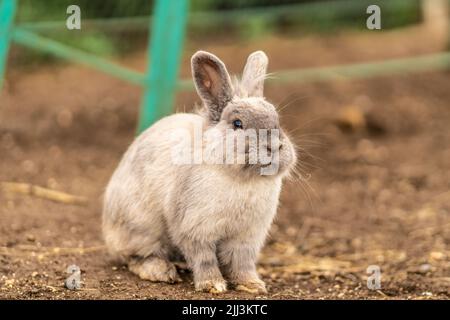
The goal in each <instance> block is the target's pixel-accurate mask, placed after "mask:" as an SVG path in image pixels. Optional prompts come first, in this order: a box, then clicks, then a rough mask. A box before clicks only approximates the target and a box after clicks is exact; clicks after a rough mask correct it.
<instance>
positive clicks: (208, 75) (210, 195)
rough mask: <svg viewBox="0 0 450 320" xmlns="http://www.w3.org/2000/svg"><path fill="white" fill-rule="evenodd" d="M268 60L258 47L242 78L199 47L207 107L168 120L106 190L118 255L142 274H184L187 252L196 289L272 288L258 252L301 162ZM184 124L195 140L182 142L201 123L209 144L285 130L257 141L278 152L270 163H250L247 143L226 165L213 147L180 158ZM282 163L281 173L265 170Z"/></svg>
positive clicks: (112, 245) (198, 80)
mask: <svg viewBox="0 0 450 320" xmlns="http://www.w3.org/2000/svg"><path fill="white" fill-rule="evenodd" d="M267 65H268V58H267V56H266V54H265V53H264V52H262V51H257V52H254V53H252V54H251V55H250V56H249V57H248V60H247V63H246V65H245V68H244V71H243V74H242V78H241V79H240V80H238V79H237V78H235V79H234V81H232V80H231V78H230V76H229V74H228V71H227V69H226V67H225V65H224V63H223V62H222V61H221V60H220V59H219V58H217V57H216V56H215V55H213V54H211V53H208V52H205V51H198V52H196V53H195V54H194V55H193V56H192V59H191V67H192V76H193V79H194V83H195V86H196V89H197V93H198V94H199V96H200V97H201V99H202V102H203V106H202V109H201V110H200V112H196V113H177V114H174V115H171V116H167V117H165V118H163V119H161V120H159V121H158V122H156V123H155V124H153V125H152V126H151V127H150V128H148V129H147V130H146V131H144V132H143V133H142V134H141V135H140V136H138V137H137V138H136V139H135V141H134V142H133V143H132V144H131V146H130V147H129V149H128V150H127V151H126V153H125V155H124V156H123V158H122V160H121V162H120V164H119V165H118V167H117V169H116V170H115V172H114V174H113V176H112V178H111V180H110V182H109V184H108V186H107V189H106V192H105V197H104V207H103V235H104V239H105V242H106V245H107V248H108V251H109V252H110V254H111V255H112V256H113V257H114V258H117V259H119V260H120V261H122V262H123V263H126V264H127V265H128V268H129V270H130V271H131V272H133V273H135V274H136V275H138V276H139V277H140V278H142V279H146V280H150V281H161V282H167V283H175V282H179V281H181V278H180V277H179V274H178V273H177V269H176V267H175V265H174V264H173V262H172V256H173V254H174V253H175V252H179V253H181V254H182V256H183V257H184V258H185V259H186V262H187V265H188V267H189V268H190V269H191V270H192V272H193V277H194V284H195V289H196V290H200V291H206V292H211V293H220V292H224V291H226V290H227V282H228V283H229V284H230V285H232V286H233V287H234V288H235V289H236V290H242V291H247V292H252V293H265V292H267V291H266V286H265V283H264V282H263V281H262V280H261V279H260V278H259V276H258V273H257V271H256V261H257V256H258V254H259V251H260V250H261V248H262V246H263V244H264V241H265V238H266V236H267V233H268V231H269V228H270V225H271V224H272V221H273V219H274V217H275V215H276V211H277V207H278V202H279V196H280V191H281V186H282V180H283V179H284V178H285V177H286V176H288V175H289V174H290V173H291V171H292V169H293V167H294V166H295V163H296V161H297V156H296V151H295V147H294V145H293V143H292V142H291V141H290V139H289V138H288V136H287V135H286V133H285V132H284V131H283V130H282V129H281V128H280V123H279V115H278V113H277V110H276V108H275V107H274V106H273V105H272V104H271V103H269V102H268V101H267V100H266V99H265V98H264V96H263V86H264V80H265V78H266V76H267V75H266V71H267ZM260 129H263V130H260ZM180 130H182V131H183V132H184V133H185V134H183V135H182V136H184V138H186V137H187V139H184V140H183V139H182V140H183V141H184V142H183V141H181V140H180V141H181V142H180V141H179V140H177V141H178V142H177V143H178V145H177V148H183V147H186V145H183V143H185V144H186V143H191V142H192V139H194V135H195V133H194V132H195V131H196V130H197V131H198V130H200V133H201V134H202V135H203V137H202V138H201V141H202V142H204V144H203V145H202V146H201V147H196V148H197V149H198V148H200V151H204V150H205V149H207V148H208V147H211V146H218V145H220V143H223V142H224V139H225V138H227V137H230V136H231V137H232V138H236V137H238V136H242V135H243V134H244V135H245V133H246V132H247V131H251V130H253V131H256V132H257V138H258V139H259V138H260V133H259V132H260V131H261V132H267V131H268V130H278V131H279V133H278V135H273V136H274V137H275V139H272V142H273V141H275V142H274V143H272V144H271V145H270V146H269V145H268V144H267V143H266V144H258V145H257V147H256V149H257V150H256V151H257V152H262V151H264V152H266V153H267V152H268V153H270V154H271V156H272V158H271V160H270V161H269V162H264V163H263V162H257V163H250V161H249V154H250V151H251V150H250V149H252V148H253V149H252V150H253V151H255V146H253V147H250V146H249V144H248V143H247V142H246V144H245V147H244V150H240V151H238V152H237V153H238V154H239V155H241V156H244V157H245V161H244V163H234V162H233V163H228V162H227V163H225V164H223V162H222V163H220V160H223V157H224V156H223V154H221V153H220V152H217V154H216V153H214V152H211V155H210V156H209V158H207V159H209V160H211V159H212V160H214V161H217V162H214V161H212V163H210V162H209V163H206V162H205V161H203V162H201V163H184V164H175V163H174V143H175V142H176V141H175V142H174V136H176V135H175V134H174V133H175V132H179V131H180ZM212 132H215V133H220V134H219V135H217V134H216V135H213V134H210V133H212ZM274 132H275V131H274ZM205 137H209V138H208V139H207V138H205ZM211 137H214V138H213V139H211ZM273 145H275V147H274V146H273ZM177 148H175V149H177ZM196 148H194V150H196ZM213 149H214V148H213ZM215 150H216V151H217V149H215ZM233 150H235V149H233ZM197 151H198V150H197ZM239 152H240V153H239ZM175 153H176V150H175ZM275 155H276V157H275ZM274 163H275V164H276V166H277V171H276V172H275V173H273V174H262V173H261V172H262V171H261V170H262V169H264V168H267V167H268V166H272V165H273V164H274ZM225 279H227V281H226V280H225Z"/></svg>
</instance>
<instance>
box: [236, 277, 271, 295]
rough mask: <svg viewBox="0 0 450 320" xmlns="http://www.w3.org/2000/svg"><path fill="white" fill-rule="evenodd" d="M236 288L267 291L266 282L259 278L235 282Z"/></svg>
mask: <svg viewBox="0 0 450 320" xmlns="http://www.w3.org/2000/svg"><path fill="white" fill-rule="evenodd" d="M234 285H235V287H236V290H238V291H245V292H248V293H267V289H266V284H265V283H264V281H262V280H260V279H252V280H248V281H240V282H236V283H235V284H234Z"/></svg>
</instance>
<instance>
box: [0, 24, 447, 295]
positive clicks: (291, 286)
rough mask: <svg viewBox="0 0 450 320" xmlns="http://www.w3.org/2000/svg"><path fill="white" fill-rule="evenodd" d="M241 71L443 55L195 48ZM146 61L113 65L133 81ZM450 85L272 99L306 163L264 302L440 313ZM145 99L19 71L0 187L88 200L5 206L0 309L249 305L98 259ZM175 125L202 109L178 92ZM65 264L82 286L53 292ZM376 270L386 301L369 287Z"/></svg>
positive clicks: (319, 41)
mask: <svg viewBox="0 0 450 320" xmlns="http://www.w3.org/2000/svg"><path fill="white" fill-rule="evenodd" d="M198 48H202V49H205V50H211V51H213V52H215V53H216V54H218V55H219V56H220V57H223V59H224V60H225V62H226V63H227V64H228V65H229V69H230V70H232V71H234V72H239V71H240V68H241V67H242V64H243V62H244V60H245V57H246V55H248V53H250V52H251V51H252V50H254V49H263V50H265V51H266V52H267V53H268V55H269V57H270V58H271V66H270V71H272V72H273V71H276V70H280V69H289V68H298V67H305V66H318V65H330V64H336V63H349V62H358V61H365V60H374V59H384V58H389V57H400V56H407V55H416V54H423V53H427V52H433V51H437V50H440V49H441V45H439V43H437V42H434V41H433V38H432V37H430V36H428V35H427V34H425V33H424V32H423V31H421V30H419V29H410V30H403V31H400V32H398V31H397V32H382V33H379V32H378V33H377V32H375V33H365V34H344V35H334V36H329V37H322V38H317V37H306V38H302V39H295V38H273V37H271V38H266V39H261V40H255V41H253V42H251V43H249V44H245V45H244V44H242V43H236V42H233V41H231V40H226V41H224V40H220V41H219V40H216V41H210V42H208V44H206V43H200V42H195V43H189V44H188V46H187V49H186V52H185V56H184V58H183V70H182V74H183V75H184V76H187V75H189V68H188V61H189V57H190V55H191V54H192V52H194V51H195V50H196V49H198ZM144 61H145V55H144V53H137V54H135V55H133V56H131V57H128V58H127V59H124V61H122V62H123V63H124V64H127V65H130V66H134V67H136V68H138V69H141V70H143V69H144V68H145V63H144ZM449 81H450V74H449V73H448V72H433V73H421V74H415V75H410V76H407V75H405V76H396V77H384V78H377V79H371V80H352V81H341V82H334V83H316V84H308V85H298V84H289V85H276V84H272V85H270V86H268V88H267V90H266V95H267V97H268V98H269V99H270V100H272V101H273V102H275V103H276V104H278V105H280V107H282V106H283V105H287V106H285V107H283V110H282V115H283V121H284V123H285V125H286V127H287V128H288V130H289V131H291V132H292V135H293V136H294V138H295V139H296V141H297V144H298V145H299V146H300V147H301V148H303V149H305V150H304V152H302V151H301V152H300V165H299V170H300V171H301V172H302V178H301V179H299V180H297V181H290V182H287V184H286V185H285V188H284V191H283V194H282V199H281V202H282V204H281V207H280V210H279V214H278V218H277V220H276V222H275V224H274V225H273V228H272V230H271V235H270V238H269V240H268V243H267V246H266V248H265V249H264V252H263V254H262V257H261V261H260V264H259V267H258V268H259V271H260V273H261V275H262V277H263V278H264V280H265V281H266V282H267V284H268V289H269V294H267V295H263V296H258V297H256V298H270V299H329V298H333V299H340V298H350V299H390V298H401V299H406V298H411V299H429V298H440V299H448V298H449V296H450V294H449V285H450V274H449V270H450V259H449V257H450V250H449V241H450V218H449V214H450V191H449V190H450V160H449V159H450V146H449V144H448V142H449V141H450V128H449V124H450V109H449V102H450V90H449ZM139 99H140V90H139V89H138V88H136V87H133V86H131V85H128V84H126V83H123V82H121V81H119V80H116V79H112V78H110V77H108V76H106V75H103V74H99V73H97V72H95V71H92V70H88V69H85V68H83V67H80V66H74V65H69V66H54V67H52V66H45V67H42V68H37V69H33V70H30V71H27V70H24V69H23V68H20V69H19V70H15V69H14V61H11V64H10V69H9V74H8V78H7V82H6V85H5V87H4V89H3V91H2V93H1V100H0V101H1V107H0V154H1V161H0V181H14V182H25V183H29V184H33V185H39V186H44V187H47V188H51V189H55V190H59V191H64V192H67V193H70V194H74V195H80V196H84V197H87V198H88V200H89V203H88V205H87V206H79V205H67V204H63V203H59V202H51V201H49V200H46V199H42V198H39V197H35V196H29V195H21V194H13V195H11V194H6V193H5V192H3V193H1V192H0V298H6V299H131V298H133V299H173V298H176V299H198V298H207V299H209V298H223V299H236V298H238V299H250V298H255V297H254V296H253V295H251V294H246V293H239V292H235V291H229V292H228V293H225V294H221V295H214V296H212V295H210V294H203V293H196V292H194V290H193V285H192V277H191V275H190V274H189V273H188V272H184V273H183V274H182V275H183V278H184V280H185V281H184V282H183V283H182V284H177V285H167V284H159V283H150V282H146V281H142V280H140V279H138V278H137V277H136V276H134V275H133V274H131V273H130V272H128V271H127V270H126V269H125V268H124V267H121V266H116V265H114V264H112V263H111V262H110V261H109V260H108V257H107V254H106V253H105V251H104V248H103V247H102V239H101V233H100V212H101V202H100V199H101V195H102V192H103V190H104V187H105V185H106V183H107V181H108V179H109V177H110V175H111V173H112V171H113V170H114V168H115V166H116V165H117V163H118V161H119V159H120V157H121V155H122V154H123V152H124V151H125V149H126V148H127V146H128V145H129V143H130V142H131V141H132V139H133V135H134V128H135V124H136V123H135V120H136V117H137V109H138V108H137V106H138V105H139ZM177 99H178V102H177V106H178V109H179V110H183V109H184V108H187V109H189V108H190V106H192V105H193V103H194V102H195V101H196V100H197V97H196V95H195V94H194V93H180V94H179V95H178V98H177ZM70 264H76V265H78V266H80V268H81V270H82V280H83V287H82V289H81V290H79V291H70V290H68V289H65V288H64V286H63V283H64V279H65V278H66V277H67V276H68V274H66V269H67V267H68V266H69V265H70ZM369 265H378V266H380V268H381V273H382V278H381V289H380V290H369V289H368V288H367V285H366V279H367V276H368V274H367V273H366V268H367V267H368V266H369Z"/></svg>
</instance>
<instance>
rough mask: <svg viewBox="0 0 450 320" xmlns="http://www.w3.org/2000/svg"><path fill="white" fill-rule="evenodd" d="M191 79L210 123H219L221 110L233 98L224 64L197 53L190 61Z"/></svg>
mask: <svg viewBox="0 0 450 320" xmlns="http://www.w3.org/2000/svg"><path fill="white" fill-rule="evenodd" d="M191 65H192V77H193V78H194V83H195V87H196V88H197V92H198V94H199V96H200V97H201V98H202V100H203V102H204V103H205V105H206V106H207V107H208V112H209V115H210V118H211V120H212V121H219V120H220V115H221V114H222V110H223V108H225V106H226V105H227V103H228V102H229V101H230V100H231V99H232V97H233V86H232V84H231V79H230V75H229V74H228V71H227V68H226V67H225V65H224V63H223V62H222V61H220V59H219V58H217V57H216V56H215V55H213V54H211V53H209V52H205V51H197V52H196V53H195V54H194V55H193V56H192V59H191Z"/></svg>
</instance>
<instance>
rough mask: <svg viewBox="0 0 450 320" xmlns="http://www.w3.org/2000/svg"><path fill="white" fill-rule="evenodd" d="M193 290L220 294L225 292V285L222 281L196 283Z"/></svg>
mask: <svg viewBox="0 0 450 320" xmlns="http://www.w3.org/2000/svg"><path fill="white" fill-rule="evenodd" d="M195 290H197V291H204V292H209V293H222V292H225V291H227V283H226V282H225V280H223V279H214V280H203V281H198V282H196V283H195Z"/></svg>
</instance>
